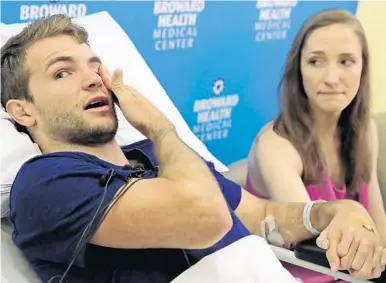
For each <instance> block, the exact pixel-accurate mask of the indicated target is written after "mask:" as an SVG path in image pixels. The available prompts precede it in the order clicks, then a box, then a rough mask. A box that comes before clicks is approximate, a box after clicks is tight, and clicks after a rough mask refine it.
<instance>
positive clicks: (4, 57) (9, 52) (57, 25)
mask: <svg viewBox="0 0 386 283" xmlns="http://www.w3.org/2000/svg"><path fill="white" fill-rule="evenodd" d="M58 35H68V36H71V37H73V38H75V39H76V40H77V41H78V42H79V43H80V44H82V43H86V44H89V42H88V33H87V31H86V30H85V29H84V28H82V27H80V26H78V25H76V24H74V23H73V22H71V19H70V18H69V17H68V16H66V15H62V14H58V15H53V16H51V17H48V18H42V19H39V20H37V21H35V22H33V23H31V24H29V25H28V26H27V27H25V28H24V29H23V30H22V31H21V32H20V33H19V34H17V35H14V36H13V37H11V38H10V39H9V40H8V41H7V42H6V43H5V44H4V46H3V47H2V48H1V105H2V106H3V107H4V109H6V108H5V107H6V105H7V102H8V101H9V100H10V99H20V100H27V101H31V102H33V97H32V96H31V94H30V92H29V89H28V83H29V71H28V68H27V65H26V51H27V49H28V48H29V47H30V46H31V45H33V44H34V43H36V42H37V41H40V40H42V39H45V38H49V37H54V36H58ZM15 125H16V128H17V129H18V131H21V132H25V133H27V134H28V132H27V131H26V129H25V127H24V126H21V125H19V124H17V123H15Z"/></svg>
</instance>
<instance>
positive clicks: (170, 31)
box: [153, 0, 205, 51]
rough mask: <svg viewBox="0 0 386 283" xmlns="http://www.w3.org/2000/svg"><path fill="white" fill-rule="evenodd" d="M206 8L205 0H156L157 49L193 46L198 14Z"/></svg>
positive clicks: (154, 31)
mask: <svg viewBox="0 0 386 283" xmlns="http://www.w3.org/2000/svg"><path fill="white" fill-rule="evenodd" d="M204 9H205V0H190V1H189V0H184V1H164V0H156V1H155V2H154V10H153V13H154V15H155V16H156V17H157V27H156V28H155V29H154V30H153V40H154V48H155V50H156V51H167V50H177V49H189V48H193V47H194V41H195V38H196V37H197V33H198V31H197V21H198V16H199V14H200V13H201V12H202V11H203V10H204Z"/></svg>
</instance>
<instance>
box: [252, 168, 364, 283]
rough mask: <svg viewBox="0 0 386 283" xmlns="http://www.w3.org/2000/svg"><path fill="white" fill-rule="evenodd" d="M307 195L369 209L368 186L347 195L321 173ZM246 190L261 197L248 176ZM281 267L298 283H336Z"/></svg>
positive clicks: (315, 198) (330, 278) (312, 272)
mask: <svg viewBox="0 0 386 283" xmlns="http://www.w3.org/2000/svg"><path fill="white" fill-rule="evenodd" d="M306 189H307V192H308V195H309V196H310V199H311V200H319V199H323V200H338V199H356V200H357V201H358V202H360V203H361V204H362V205H363V206H364V207H365V208H366V209H367V210H368V209H369V194H368V185H367V184H362V185H361V187H360V191H359V194H358V197H355V196H353V195H349V194H348V193H347V190H346V187H343V188H336V187H335V186H334V184H333V182H332V180H331V178H329V176H328V175H327V174H325V173H323V182H322V184H321V185H310V186H307V187H306ZM246 190H247V191H249V192H250V193H252V194H254V195H256V196H257V197H261V196H259V195H258V194H257V193H256V191H257V190H256V189H255V188H254V187H253V185H252V182H251V180H250V177H249V175H248V176H247V183H246ZM282 264H283V266H284V267H285V268H286V269H287V270H288V271H289V272H290V273H291V274H292V276H294V277H295V278H296V279H297V280H298V281H299V282H304V283H311V282H312V283H326V282H336V280H335V279H334V278H332V277H331V276H327V275H324V274H321V273H319V272H315V271H311V270H308V269H305V268H301V267H298V266H295V265H292V264H288V263H285V262H283V263H282Z"/></svg>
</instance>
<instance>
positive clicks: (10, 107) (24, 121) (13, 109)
mask: <svg viewBox="0 0 386 283" xmlns="http://www.w3.org/2000/svg"><path fill="white" fill-rule="evenodd" d="M5 110H6V111H7V113H8V115H9V116H11V118H12V119H13V120H14V121H15V122H17V123H18V124H20V125H22V126H24V127H26V128H28V127H32V126H33V125H35V124H36V118H35V116H34V115H33V111H32V105H31V102H28V101H26V100H18V99H10V100H9V101H8V102H7V105H6V107H5Z"/></svg>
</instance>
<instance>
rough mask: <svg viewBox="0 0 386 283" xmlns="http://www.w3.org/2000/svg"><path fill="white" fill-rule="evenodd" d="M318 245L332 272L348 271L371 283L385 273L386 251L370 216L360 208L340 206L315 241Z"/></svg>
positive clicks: (359, 206)
mask: <svg viewBox="0 0 386 283" xmlns="http://www.w3.org/2000/svg"><path fill="white" fill-rule="evenodd" d="M317 245H318V246H319V247H321V248H323V249H326V250H327V259H328V261H329V262H330V266H331V268H332V269H333V270H334V271H337V270H348V271H349V273H350V274H351V275H353V276H354V277H357V278H364V279H372V278H378V277H380V276H381V273H382V272H383V271H384V270H385V265H386V249H385V248H383V247H382V240H381V237H380V235H379V234H378V232H377V231H376V229H375V224H374V222H373V221H372V219H371V217H370V215H369V214H368V213H367V211H366V210H365V209H364V208H363V207H362V206H361V205H360V204H356V203H354V202H347V203H344V204H342V206H341V208H340V210H339V211H338V212H337V213H336V214H335V216H334V218H333V220H332V221H331V223H330V225H329V226H328V227H327V228H326V229H325V230H324V231H323V232H322V233H321V234H320V236H319V237H318V239H317Z"/></svg>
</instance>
